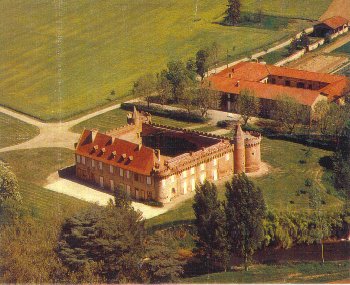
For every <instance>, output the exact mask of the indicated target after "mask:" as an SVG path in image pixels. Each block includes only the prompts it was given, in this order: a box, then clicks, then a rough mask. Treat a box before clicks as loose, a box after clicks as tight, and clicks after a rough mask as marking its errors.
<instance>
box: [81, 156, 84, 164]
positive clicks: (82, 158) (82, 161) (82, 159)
mask: <svg viewBox="0 0 350 285" xmlns="http://www.w3.org/2000/svg"><path fill="white" fill-rule="evenodd" d="M81 163H82V164H85V156H82V157H81Z"/></svg>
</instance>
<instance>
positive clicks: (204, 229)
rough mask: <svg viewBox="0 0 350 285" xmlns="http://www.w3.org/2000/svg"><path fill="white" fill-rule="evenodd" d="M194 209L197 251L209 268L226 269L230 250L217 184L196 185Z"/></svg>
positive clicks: (213, 269)
mask: <svg viewBox="0 0 350 285" xmlns="http://www.w3.org/2000/svg"><path fill="white" fill-rule="evenodd" d="M192 207H193V210H194V214H195V226H196V229H197V236H198V239H197V240H196V252H197V254H198V256H199V257H200V259H201V260H202V261H203V262H202V263H203V264H205V267H206V269H207V270H212V271H215V270H221V269H224V270H225V271H226V269H227V265H228V261H229V252H228V243H227V232H226V225H225V214H224V211H223V209H222V204H221V203H220V201H219V200H218V195H217V188H216V186H215V184H213V183H209V182H208V181H205V182H204V184H201V185H197V186H196V194H195V196H194V203H193V206H192Z"/></svg>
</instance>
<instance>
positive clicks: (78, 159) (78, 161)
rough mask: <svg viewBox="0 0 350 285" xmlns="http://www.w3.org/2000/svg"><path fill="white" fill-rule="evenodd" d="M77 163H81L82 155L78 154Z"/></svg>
mask: <svg viewBox="0 0 350 285" xmlns="http://www.w3.org/2000/svg"><path fill="white" fill-rule="evenodd" d="M77 163H80V155H79V154H77Z"/></svg>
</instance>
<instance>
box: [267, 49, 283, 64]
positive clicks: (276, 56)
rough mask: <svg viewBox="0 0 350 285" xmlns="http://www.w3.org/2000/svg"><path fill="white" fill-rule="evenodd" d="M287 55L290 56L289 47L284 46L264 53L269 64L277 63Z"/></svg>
mask: <svg viewBox="0 0 350 285" xmlns="http://www.w3.org/2000/svg"><path fill="white" fill-rule="evenodd" d="M287 56H288V54H287V49H286V48H282V49H279V50H276V51H273V52H270V53H268V54H266V55H264V56H263V58H264V61H265V62H266V63H267V64H275V63H276V62H278V61H280V60H282V59H283V58H285V57H287Z"/></svg>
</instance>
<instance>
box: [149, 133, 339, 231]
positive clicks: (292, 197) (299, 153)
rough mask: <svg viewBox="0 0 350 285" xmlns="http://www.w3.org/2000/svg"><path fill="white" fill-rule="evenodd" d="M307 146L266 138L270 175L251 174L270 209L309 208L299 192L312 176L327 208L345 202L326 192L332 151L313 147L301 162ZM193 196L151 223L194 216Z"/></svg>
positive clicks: (264, 150)
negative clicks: (325, 165)
mask: <svg viewBox="0 0 350 285" xmlns="http://www.w3.org/2000/svg"><path fill="white" fill-rule="evenodd" d="M306 150H307V147H305V146H303V145H301V144H296V143H292V142H287V141H282V140H271V139H267V138H263V142H262V150H261V151H262V160H263V161H264V162H266V163H268V164H269V166H270V168H271V169H270V173H269V174H268V175H265V176H262V177H259V178H252V179H253V181H254V182H255V183H256V185H258V186H259V187H261V189H262V190H263V193H264V199H265V201H266V204H267V206H268V207H269V208H270V209H274V210H277V211H294V212H299V211H305V210H307V209H308V194H297V191H298V190H300V189H306V187H305V180H306V179H307V178H310V179H312V180H313V181H314V185H315V186H316V187H318V188H319V189H320V190H321V193H322V195H321V196H322V200H323V201H324V203H325V204H324V205H323V206H322V207H323V209H324V210H329V211H331V210H334V209H340V208H341V207H342V204H343V202H342V201H341V200H339V199H338V198H337V197H335V196H333V195H331V194H327V188H329V190H330V192H329V191H328V192H329V193H332V189H331V187H332V186H331V185H330V183H329V182H328V181H326V180H324V179H326V178H327V176H325V175H323V174H324V173H325V171H327V170H326V169H325V168H323V167H322V166H321V165H320V164H319V160H320V158H322V157H327V156H329V155H331V152H330V151H325V150H321V149H318V148H311V156H310V158H309V159H308V162H307V163H305V164H301V163H300V162H299V161H300V160H303V159H304V158H305V151H306ZM218 191H219V198H220V199H223V198H224V192H225V187H224V185H223V183H221V184H219V186H218ZM192 203H193V199H192V198H191V199H188V200H186V201H185V202H183V203H181V204H179V205H177V206H176V207H175V208H174V209H172V210H170V211H168V212H167V213H165V214H162V215H160V216H158V217H154V218H152V219H150V220H149V221H147V225H148V226H154V225H160V224H167V223H172V222H174V221H182V220H191V219H193V218H194V214H193V210H192Z"/></svg>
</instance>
